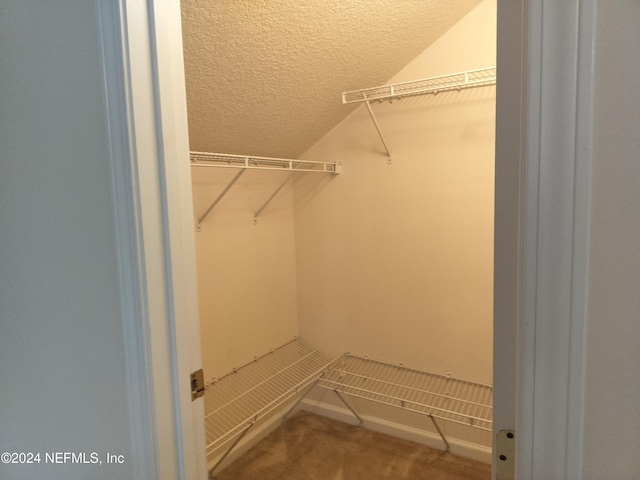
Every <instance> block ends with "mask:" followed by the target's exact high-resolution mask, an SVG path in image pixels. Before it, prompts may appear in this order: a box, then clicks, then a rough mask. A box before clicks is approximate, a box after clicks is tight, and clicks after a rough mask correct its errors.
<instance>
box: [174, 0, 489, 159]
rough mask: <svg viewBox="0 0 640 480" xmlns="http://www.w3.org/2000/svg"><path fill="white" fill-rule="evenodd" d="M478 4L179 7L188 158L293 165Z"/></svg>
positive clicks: (423, 1)
mask: <svg viewBox="0 0 640 480" xmlns="http://www.w3.org/2000/svg"><path fill="white" fill-rule="evenodd" d="M478 3H480V0H182V23H183V36H184V50H185V51H184V56H185V71H186V85H187V104H188V112H189V135H190V147H191V150H199V151H208V152H218V153H234V154H243V155H258V156H269V157H285V158H298V157H299V156H300V155H301V154H302V153H303V152H304V151H305V150H306V149H307V148H309V147H310V146H312V145H313V144H314V143H315V142H317V141H318V140H319V139H320V138H322V136H323V135H324V134H326V133H327V132H328V131H329V130H331V129H332V128H333V127H334V126H335V125H337V124H338V123H339V122H340V121H341V120H342V119H343V118H344V117H346V116H347V115H348V114H349V112H350V111H351V110H352V109H353V108H355V107H352V106H343V105H342V103H341V93H342V92H343V91H346V90H354V89H358V88H364V87H369V86H375V85H381V84H384V83H386V82H387V81H388V80H389V79H390V78H391V77H392V76H393V75H395V74H396V73H397V72H398V71H399V70H400V69H401V68H403V67H404V66H405V65H407V64H408V63H409V62H410V61H411V60H413V59H414V58H415V57H416V56H418V55H419V54H420V53H421V52H422V51H424V50H425V49H426V48H427V47H428V46H429V45H430V44H431V43H433V42H434V41H435V40H436V39H437V38H438V37H440V36H441V35H442V34H443V33H444V32H446V31H447V30H448V29H449V28H451V27H452V26H453V25H454V24H455V23H456V22H457V21H458V20H460V19H461V18H462V17H463V16H464V15H465V14H466V13H468V12H469V11H470V10H471V9H472V8H473V7H475V6H476V5H477V4H478Z"/></svg>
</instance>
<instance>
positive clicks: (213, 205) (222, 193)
mask: <svg viewBox="0 0 640 480" xmlns="http://www.w3.org/2000/svg"><path fill="white" fill-rule="evenodd" d="M244 172H246V168H245V169H242V170H240V171H239V172H238V173H236V175H235V177H233V179H232V180H231V181H230V182H229V183H228V184H227V186H226V187H224V190H222V192H220V195H218V196H217V197H216V199H215V200H214V201H213V203H212V204H211V205H209V208H207V210H206V211H205V212H204V213H203V214H202V215H200V217H198V227H200V224H201V223H202V222H203V221H204V219H205V218H207V215H209V213H211V210H213V209H214V208H215V206H216V205H217V204H218V203H219V202H220V200H222V198H223V197H224V196H225V195H226V194H227V192H228V191H229V190H231V187H233V185H234V184H235V183H236V182H237V181H238V179H239V178H240V177H241V176H242V174H243V173H244Z"/></svg>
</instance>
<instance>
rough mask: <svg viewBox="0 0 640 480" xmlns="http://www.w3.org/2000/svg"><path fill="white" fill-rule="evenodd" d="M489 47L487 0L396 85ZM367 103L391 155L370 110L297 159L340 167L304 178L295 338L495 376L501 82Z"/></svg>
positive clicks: (492, 7) (492, 38)
mask: <svg viewBox="0 0 640 480" xmlns="http://www.w3.org/2000/svg"><path fill="white" fill-rule="evenodd" d="M495 56H496V2H495V1H493V0H486V1H484V2H483V3H481V4H480V5H479V6H478V7H476V8H475V9H474V10H473V11H472V12H470V13H469V14H468V15H467V16H466V17H465V18H463V19H462V20H461V21H460V22H459V23H458V24H457V25H456V26H454V27H453V28H452V29H451V30H450V31H449V32H447V33H446V34H445V35H443V36H442V37H441V38H440V39H439V40H438V41H436V42H435V43H434V44H433V45H432V46H431V47H429V48H428V49H427V50H426V51H425V52H423V54H421V55H420V56H419V57H418V58H416V59H415V60H414V61H413V62H411V63H410V64H409V65H407V67H406V68H405V69H403V70H402V71H400V72H399V73H398V74H397V75H396V76H395V77H394V78H392V79H390V81H389V82H388V83H395V82H400V81H408V80H416V79H419V78H425V77H431V76H435V75H444V74H450V73H455V72H459V71H464V70H470V69H476V68H483V67H489V66H493V65H495ZM368 86H372V85H345V89H349V88H354V89H355V88H364V87H368ZM336 101H340V100H339V97H338V98H336ZM372 107H373V110H374V112H375V114H376V117H377V120H378V123H379V125H380V128H381V130H382V132H383V135H384V136H385V139H386V141H387V144H388V145H389V149H390V150H391V154H392V163H391V164H388V163H387V158H386V154H385V153H384V149H383V146H382V143H381V141H380V138H379V137H378V135H377V133H376V130H375V127H374V124H373V122H372V121H371V118H370V117H369V115H368V112H367V110H366V108H365V107H364V106H361V107H359V108H358V109H357V110H356V111H354V112H353V113H352V114H351V115H350V116H349V117H348V118H347V119H346V120H345V121H343V122H342V123H341V124H339V125H338V126H337V127H336V128H334V129H333V130H332V131H331V132H330V133H329V134H327V135H326V136H325V137H324V138H323V139H321V140H320V141H319V142H318V143H317V144H316V145H314V146H313V147H312V148H311V149H309V150H308V151H307V152H306V153H305V154H304V155H302V157H301V158H305V159H312V160H313V159H321V158H331V159H333V160H337V161H343V162H344V169H343V173H342V174H341V175H340V176H338V177H336V178H335V179H333V180H332V181H330V182H327V183H319V182H316V181H312V180H311V179H305V178H303V179H301V180H300V181H298V182H297V183H296V189H295V195H296V203H295V204H296V216H295V219H296V224H295V227H296V252H297V265H298V295H299V296H298V300H299V303H298V305H299V319H300V320H299V322H300V323H299V328H300V333H301V336H302V337H303V338H304V339H306V340H307V341H309V342H310V343H312V344H314V345H316V346H318V347H319V348H320V349H322V350H324V351H326V352H327V353H330V354H336V355H337V354H340V353H343V352H345V351H351V352H352V353H355V354H362V355H368V356H370V357H373V358H379V359H383V360H387V361H392V362H403V363H404V364H406V365H409V366H414V367H418V368H423V369H427V370H430V371H433V372H436V373H451V374H452V375H454V376H458V377H462V378H467V379H470V380H474V381H479V382H484V383H492V281H493V280H492V279H493V270H492V262H493V187H494V184H493V178H494V177H493V173H494V137H495V132H494V121H495V86H490V87H482V88H474V89H468V90H462V91H459V92H457V91H453V92H443V93H440V94H438V95H435V96H434V95H426V96H417V97H408V98H404V99H402V100H398V101H394V102H392V103H389V102H385V103H375V104H373V105H372ZM345 108H347V107H345Z"/></svg>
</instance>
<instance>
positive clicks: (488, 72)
mask: <svg viewBox="0 0 640 480" xmlns="http://www.w3.org/2000/svg"><path fill="white" fill-rule="evenodd" d="M495 83H496V67H490V68H482V69H479V70H469V71H466V72H460V73H454V74H449V75H441V76H438V77H431V78H424V79H421V80H413V81H411V82H402V83H396V84H393V85H382V86H379V87H371V88H363V89H361V90H352V91H350V92H343V93H342V103H343V104H348V103H357V102H368V101H374V100H393V99H396V98H402V97H407V96H411V95H425V94H428V93H431V94H435V93H439V92H444V91H448V90H462V89H464V88H471V87H482V86H486V85H494V84H495Z"/></svg>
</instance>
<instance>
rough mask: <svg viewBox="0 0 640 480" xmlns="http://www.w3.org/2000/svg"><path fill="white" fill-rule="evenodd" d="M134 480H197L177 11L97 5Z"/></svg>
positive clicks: (195, 338)
mask: <svg viewBox="0 0 640 480" xmlns="http://www.w3.org/2000/svg"><path fill="white" fill-rule="evenodd" d="M96 1H97V4H98V15H99V18H98V22H99V25H100V40H101V45H102V54H103V59H102V60H103V66H104V72H105V77H104V81H105V92H106V98H105V102H106V104H107V111H108V118H107V124H108V128H109V140H110V145H109V146H110V151H111V169H112V192H113V204H114V205H113V208H114V212H115V213H114V214H115V222H116V225H117V239H116V243H117V249H118V259H119V265H118V267H119V269H118V270H119V273H120V284H121V292H122V315H123V319H124V322H123V329H124V336H125V341H126V345H127V351H126V365H127V372H128V388H129V397H130V411H129V415H130V418H131V441H132V448H133V451H134V452H135V455H134V456H135V458H134V459H132V461H134V462H135V467H134V469H135V472H136V478H149V479H183V480H187V479H188V480H191V479H205V478H206V476H207V473H206V458H205V452H204V443H205V441H204V408H203V401H202V400H197V401H196V402H191V396H190V387H189V373H190V372H191V371H193V370H195V369H198V368H200V366H201V360H200V348H199V345H200V341H199V328H198V316H197V289H196V278H195V247H194V242H193V213H192V202H191V190H190V189H191V184H190V173H189V160H188V158H189V157H188V133H187V118H186V96H185V87H184V73H183V66H182V65H183V63H182V50H181V47H182V38H181V24H180V21H181V20H180V4H179V2H176V1H169V2H166V1H161V0H148V1H147V2H139V1H134V0H119V1H118V2H112V1H110V0H96Z"/></svg>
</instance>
